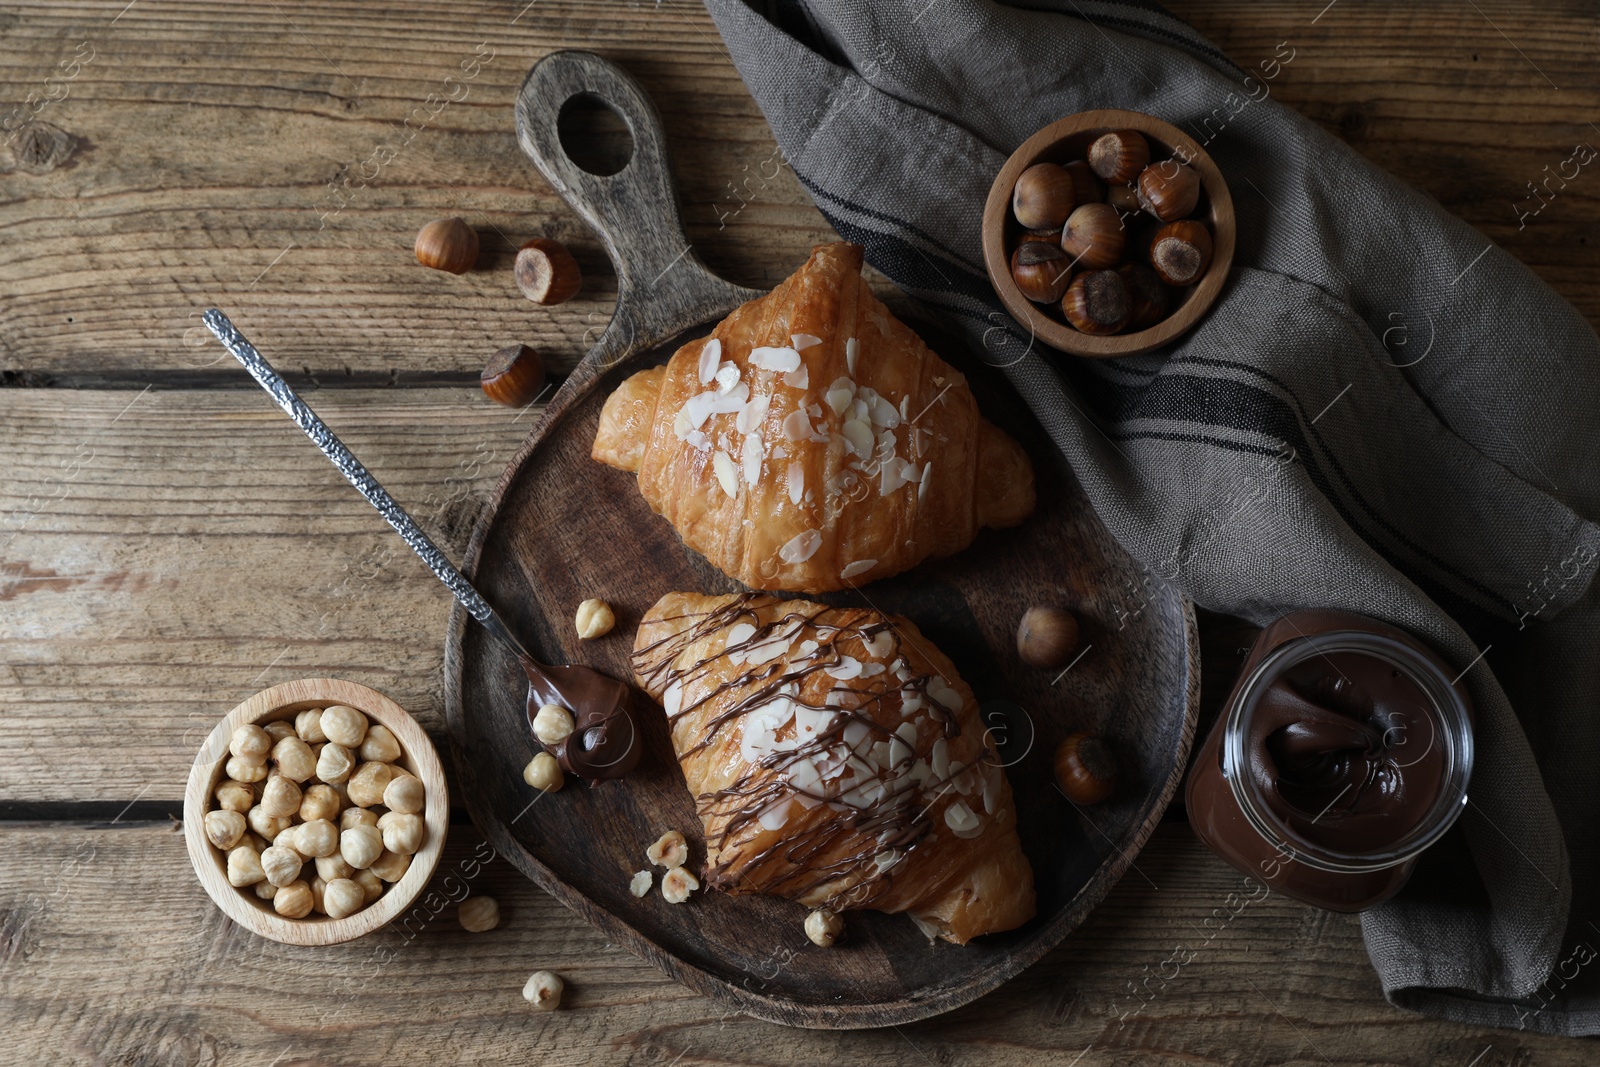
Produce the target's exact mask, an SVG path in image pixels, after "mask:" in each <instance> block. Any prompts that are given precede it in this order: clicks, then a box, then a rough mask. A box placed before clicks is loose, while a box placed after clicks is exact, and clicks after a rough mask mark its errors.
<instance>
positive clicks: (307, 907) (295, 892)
mask: <svg viewBox="0 0 1600 1067" xmlns="http://www.w3.org/2000/svg"><path fill="white" fill-rule="evenodd" d="M314 903H315V901H314V900H313V898H312V896H311V887H310V886H309V885H307V884H306V883H305V882H298V881H297V882H290V883H289V884H288V885H286V886H282V887H281V888H279V890H278V891H277V893H275V894H273V897H272V910H273V911H275V912H277V913H278V914H279V915H282V916H283V917H284V918H285V919H304V918H305V917H306V916H307V915H310V914H311V906H312V904H314Z"/></svg>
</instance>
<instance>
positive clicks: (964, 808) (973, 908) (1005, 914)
mask: <svg viewBox="0 0 1600 1067" xmlns="http://www.w3.org/2000/svg"><path fill="white" fill-rule="evenodd" d="M633 668H634V674H635V676H636V677H637V678H638V680H639V684H640V685H641V686H643V687H644V689H645V690H646V691H648V692H649V693H650V695H651V696H653V697H655V698H656V699H657V700H659V701H661V704H662V707H663V708H665V709H666V713H667V719H668V723H669V726H670V729H671V733H672V747H673V750H674V751H675V752H676V753H677V756H678V764H679V766H680V767H681V768H682V769H683V776H684V780H685V781H686V782H687V783H688V786H689V791H690V792H691V793H693V794H694V798H695V808H696V810H697V811H698V813H699V815H700V818H701V821H702V823H703V824H704V828H705V845H706V870H705V875H706V879H707V882H708V884H709V885H710V886H712V887H713V888H716V889H721V890H723V891H726V892H730V893H767V894H772V895H775V896H782V897H788V898H790V899H792V900H797V901H799V902H800V903H802V904H804V905H806V906H807V907H812V908H826V909H828V910H830V911H834V912H840V911H846V910H850V909H862V908H864V909H871V910H873V911H883V912H906V913H909V914H910V915H911V917H912V918H913V919H914V920H916V922H917V923H918V925H919V926H921V927H922V929H923V930H924V932H925V933H927V934H928V935H929V936H930V937H939V938H943V939H944V940H946V941H954V942H956V943H957V944H962V943H965V942H966V941H968V940H970V939H971V938H974V937H978V936H980V935H983V934H989V933H995V932H997V931H1001V930H1011V929H1014V928H1016V927H1018V926H1020V925H1022V924H1023V923H1025V922H1027V921H1028V920H1029V919H1030V918H1032V917H1033V914H1034V908H1035V899H1034V889H1033V868H1032V867H1031V866H1030V865H1029V863H1028V859H1027V857H1026V856H1025V855H1023V852H1022V844H1021V842H1020V841H1019V840H1018V838H1017V829H1016V826H1017V813H1016V806H1015V803H1014V802H1013V800H1012V796H1011V786H1010V784H1009V783H1008V782H1007V781H1006V775H1005V770H1004V768H1003V767H1001V765H1000V760H999V757H998V753H997V752H996V751H995V750H994V748H993V747H992V745H991V744H990V741H991V740H992V739H991V738H990V736H989V735H988V734H987V733H986V732H985V730H984V727H983V722H982V719H981V718H980V716H979V713H978V702H977V700H976V699H975V698H974V697H973V694H972V691H971V690H970V689H969V688H968V687H967V684H966V683H965V682H963V681H962V680H961V678H960V676H959V675H958V674H957V673H956V670H955V666H954V665H953V664H952V663H951V662H950V660H949V659H947V658H946V657H945V655H944V654H943V653H942V652H940V651H939V650H938V649H937V648H935V647H934V646H933V644H932V642H930V641H929V640H928V639H927V638H926V637H925V636H923V634H922V633H921V632H920V631H918V629H917V628H916V626H915V625H914V624H912V623H911V622H909V621H907V620H905V619H899V618H889V617H887V616H884V615H880V614H879V613H878V612H876V611H870V610H867V609H863V608H833V607H829V606H827V605H825V604H817V603H812V602H809V601H805V600H780V599H778V598H777V597H775V596H770V595H766V594H760V593H738V594H734V595H731V596H720V597H712V596H701V595H699V594H697V593H668V594H667V595H666V596H664V597H662V598H661V599H660V600H659V601H657V602H656V604H655V606H654V607H652V608H651V609H650V610H649V611H648V612H646V613H645V615H644V618H643V619H641V620H640V624H639V631H638V634H637V636H636V637H635V640H634V652H633Z"/></svg>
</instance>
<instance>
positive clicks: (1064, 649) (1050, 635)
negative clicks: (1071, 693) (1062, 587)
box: [1017, 607, 1078, 669]
mask: <svg viewBox="0 0 1600 1067" xmlns="http://www.w3.org/2000/svg"><path fill="white" fill-rule="evenodd" d="M1077 650H1078V620H1077V617H1076V616H1074V615H1073V614H1072V612H1070V611H1068V610H1066V609H1065V608H1057V607H1032V608H1029V609H1028V610H1027V611H1026V612H1024V613H1023V616H1022V622H1020V623H1019V624H1018V625H1017V655H1018V656H1021V657H1022V662H1024V663H1026V664H1028V665H1029V666H1030V667H1043V668H1045V669H1054V668H1056V667H1065V666H1066V665H1067V663H1068V661H1069V660H1071V659H1072V654H1073V653H1074V652H1076V651H1077Z"/></svg>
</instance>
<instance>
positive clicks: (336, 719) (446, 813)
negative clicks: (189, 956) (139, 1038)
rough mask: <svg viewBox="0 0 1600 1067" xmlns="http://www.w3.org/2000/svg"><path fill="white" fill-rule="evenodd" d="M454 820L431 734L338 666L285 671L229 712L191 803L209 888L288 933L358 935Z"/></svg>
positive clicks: (306, 937)
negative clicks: (306, 674)
mask: <svg viewBox="0 0 1600 1067" xmlns="http://www.w3.org/2000/svg"><path fill="white" fill-rule="evenodd" d="M449 821H450V801H449V794H448V791H447V790H446V788H445V781H444V770H443V768H442V767H441V766H440V764H439V756H438V753H437V752H435V751H434V748H433V743H432V742H431V741H430V740H429V739H428V735H427V734H426V733H424V732H423V730H422V728H421V727H420V726H418V725H417V724H416V722H415V720H413V719H412V718H411V716H410V715H408V714H406V712H405V710H404V709H403V708H401V707H400V705H398V704H396V703H395V702H394V701H392V700H390V699H389V698H388V697H386V696H384V695H383V694H382V693H379V692H377V691H376V690H373V689H369V688H367V687H366V686H364V685H356V684H355V683H353V682H346V681H340V680H339V679H335V678H309V679H303V680H300V681H295V682H285V683H284V684H283V685H276V686H273V687H272V688H271V689H267V690H263V691H262V692H260V693H257V694H256V695H255V696H253V697H251V698H250V699H249V700H246V701H245V702H244V703H242V704H240V705H239V706H238V707H236V708H234V709H233V710H232V711H230V712H229V713H228V714H227V716H226V717H225V718H224V719H223V720H222V722H221V723H219V724H218V725H217V727H216V729H214V730H212V731H211V734H210V736H209V737H207V738H206V742H205V744H204V745H202V746H201V748H200V752H199V754H198V755H196V756H195V760H194V766H193V768H192V769H191V770H190V772H189V785H188V789H187V790H186V791H185V793H184V802H183V829H184V837H185V839H186V841H187V843H188V848H189V860H190V862H192V863H193V864H194V869H195V874H196V875H198V876H199V879H200V884H201V885H202V886H204V887H205V890H206V892H207V893H208V894H210V896H211V899H212V900H213V901H215V902H216V904H217V906H218V907H219V908H221V909H222V910H223V911H224V912H225V913H227V915H228V916H229V917H230V918H232V919H233V920H234V921H235V922H238V923H239V924H240V925H242V926H244V927H246V928H247V929H249V930H252V931H254V932H255V933H258V934H260V935H261V936H263V937H268V938H271V939H272V940H274V941H282V942H285V943H287V944H292V945H331V944H336V943H338V942H340V941H349V940H350V939H352V938H356V937H360V936H361V935H362V934H365V933H368V932H370V931H372V930H376V929H378V928H379V927H380V926H383V925H384V924H385V923H387V922H388V921H389V920H391V919H393V918H394V917H395V916H397V915H399V914H400V913H401V912H403V911H404V910H405V909H406V908H408V907H410V906H411V905H412V904H413V903H414V902H415V901H416V899H417V897H418V896H419V895H420V894H421V892H422V889H423V887H424V886H426V885H427V884H428V879H429V878H430V877H432V875H433V871H434V868H435V867H436V866H437V865H438V862H439V854H440V851H441V850H442V849H443V847H444V839H445V831H446V829H447V827H448V825H449Z"/></svg>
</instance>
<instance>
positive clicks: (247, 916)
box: [183, 678, 450, 945]
mask: <svg viewBox="0 0 1600 1067" xmlns="http://www.w3.org/2000/svg"><path fill="white" fill-rule="evenodd" d="M331 704H344V705H347V706H349V707H352V708H355V709H356V710H357V711H359V712H361V713H363V714H364V715H366V716H367V718H368V719H370V720H371V721H372V722H375V723H381V724H382V725H384V726H386V727H388V728H389V730H390V732H391V733H393V734H394V736H395V739H396V740H398V741H399V742H400V747H401V749H402V752H401V754H400V758H399V759H397V760H395V763H396V764H398V765H399V766H401V767H404V768H405V769H406V770H408V771H410V772H411V773H412V774H414V775H416V776H417V777H418V778H420V779H422V784H423V787H424V788H425V789H426V790H427V801H426V805H425V807H424V809H423V823H424V825H425V826H426V828H427V839H426V840H425V841H424V842H423V844H422V848H420V849H419V850H418V851H417V853H416V855H414V856H412V857H411V866H410V867H408V868H407V869H406V873H405V874H404V875H402V876H401V877H400V880H399V881H398V882H394V883H392V884H390V885H389V886H388V887H387V888H386V889H385V890H384V892H383V895H382V896H381V897H379V898H378V899H377V900H375V901H373V902H372V903H371V904H369V905H368V906H367V907H365V908H362V909H361V910H360V911H358V912H356V913H355V914H354V915H347V916H345V917H344V918H343V919H331V918H329V917H328V916H326V915H317V914H316V913H315V912H313V913H311V914H310V915H307V916H306V917H305V918H303V919H287V918H284V917H283V916H282V915H279V914H278V913H277V912H275V911H273V910H272V903H271V902H270V901H266V900H262V899H261V898H260V897H257V896H256V895H255V893H254V891H253V890H252V889H251V887H249V886H246V887H245V888H243V889H237V888H235V887H234V886H233V885H232V884H231V883H229V881H228V862H227V856H226V855H225V854H224V853H223V852H222V851H221V850H220V849H218V848H216V847H215V846H213V845H212V844H211V842H210V841H208V840H206V833H205V827H204V825H203V824H204V820H205V814H206V812H207V811H209V810H211V808H212V804H213V794H214V793H215V792H216V788H217V783H218V782H220V781H221V780H222V776H223V774H222V768H223V764H224V763H226V762H227V759H228V739H229V738H230V737H232V736H233V731H234V730H236V729H238V728H239V727H240V726H244V725H246V724H249V723H257V724H260V723H268V722H272V721H273V720H275V719H292V718H294V716H295V715H296V714H297V713H299V712H302V711H305V710H306V709H307V708H321V707H327V706H329V705H331ZM449 824H450V794H449V791H448V788H447V786H446V784H445V780H444V768H443V767H442V766H440V764H439V754H438V753H437V752H435V751H434V748H433V742H432V741H430V740H429V739H428V735H427V734H426V733H424V732H423V730H422V727H420V726H418V725H417V723H416V720H414V719H413V718H412V717H411V716H410V715H408V714H406V712H405V709H404V708H402V707H401V706H400V705H399V704H396V703H395V702H394V701H392V700H390V699H389V698H388V697H386V696H384V695H383V694H382V693H380V692H378V691H377V690H375V689H368V688H367V687H366V686H364V685H357V684H356V683H354V682H345V681H341V680H339V679H337V678H302V679H300V680H299V681H294V682H285V683H283V684H282V685H275V686H273V687H272V688H271V689H264V690H262V691H261V692H259V693H257V694H256V695H255V696H253V697H251V698H250V699H249V700H246V701H245V702H244V703H242V704H240V705H239V706H238V707H236V708H234V709H233V710H232V711H230V712H228V714H227V715H226V716H225V717H224V718H223V720H222V721H221V722H220V723H218V724H217V727H216V729H214V730H212V731H211V735H210V736H209V737H207V738H206V740H205V743H204V744H203V745H201V746H200V751H199V753H198V754H197V755H196V756H195V758H194V766H193V768H191V769H190V771H189V786H188V789H186V790H185V792H184V796H183V834H184V838H185V839H186V840H187V842H188V844H189V862H190V863H192V864H194V872H195V874H196V876H198V877H199V879H200V884H201V885H202V886H204V887H205V890H206V892H207V893H209V894H210V895H211V899H212V900H214V901H216V904H217V907H219V908H221V909H222V910H223V911H224V912H226V913H227V915H228V917H229V918H231V919H232V920H233V921H234V922H236V923H238V924H239V925H241V926H243V927H245V928H246V929H248V930H251V931H253V932H255V933H257V934H260V935H261V936H262V937H267V938H271V939H272V940H274V941H282V942H283V943H284V944H288V945H335V944H338V943H339V942H341V941H349V940H352V939H353V938H357V937H360V936H361V935H362V934H366V933H370V932H371V931H373V930H376V929H378V928H379V927H381V926H383V925H384V924H385V923H387V922H389V921H390V920H391V919H393V918H394V917H395V916H397V915H399V914H400V913H401V912H403V911H405V910H406V909H407V908H409V907H410V906H411V905H412V904H413V903H415V902H416V899H417V897H418V896H420V895H421V893H422V889H423V887H424V886H426V885H427V884H428V879H430V878H432V877H433V871H434V868H435V867H437V866H438V864H439V855H440V853H441V852H443V850H444V837H445V831H446V830H448V829H449Z"/></svg>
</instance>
